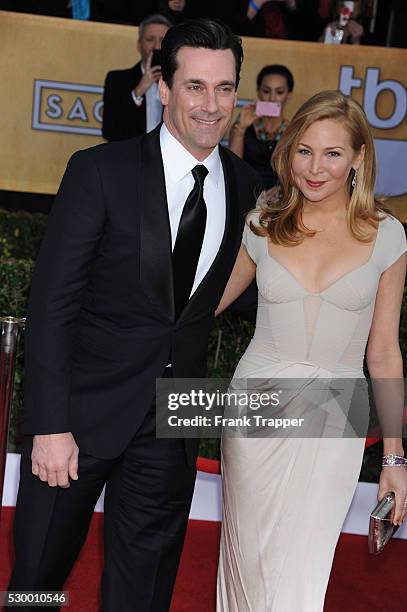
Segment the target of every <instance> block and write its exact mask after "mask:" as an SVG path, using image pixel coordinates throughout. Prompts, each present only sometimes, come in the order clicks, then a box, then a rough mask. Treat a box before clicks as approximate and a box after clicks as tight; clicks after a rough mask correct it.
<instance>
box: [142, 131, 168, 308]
mask: <svg viewBox="0 0 407 612" xmlns="http://www.w3.org/2000/svg"><path fill="white" fill-rule="evenodd" d="M139 181H140V192H139V195H140V197H139V205H140V245H141V249H140V262H141V264H140V276H141V284H142V287H143V291H144V293H145V294H146V295H147V297H148V299H149V300H150V302H151V303H152V304H153V305H154V306H155V307H156V308H158V309H159V310H160V311H161V313H162V314H164V315H165V316H166V317H167V318H169V319H170V320H174V288H173V273H172V246H171V228H170V221H169V216H168V205H167V194H166V189H165V176H164V167H163V161H162V157H161V149H160V126H159V127H158V128H156V129H155V130H153V131H152V132H150V133H149V134H146V135H145V136H143V139H142V143H141V161H140V176H139Z"/></svg>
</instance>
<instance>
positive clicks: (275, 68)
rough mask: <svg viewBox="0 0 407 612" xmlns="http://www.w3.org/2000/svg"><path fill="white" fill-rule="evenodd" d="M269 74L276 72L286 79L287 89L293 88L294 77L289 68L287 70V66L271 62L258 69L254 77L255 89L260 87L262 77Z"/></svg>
mask: <svg viewBox="0 0 407 612" xmlns="http://www.w3.org/2000/svg"><path fill="white" fill-rule="evenodd" d="M271 74H278V75H279V76H282V77H284V78H285V80H286V81H287V87H288V91H292V90H293V89H294V77H293V74H292V72H291V70H288V68H287V66H282V65H281V64H271V65H270V66H264V68H262V69H261V70H260V72H259V74H258V75H257V79H256V82H257V89H260V87H261V83H262V81H263V79H264V78H265V77H266V76H270V75H271Z"/></svg>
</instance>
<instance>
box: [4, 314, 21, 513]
mask: <svg viewBox="0 0 407 612" xmlns="http://www.w3.org/2000/svg"><path fill="white" fill-rule="evenodd" d="M24 322H25V319H16V318H15V317H0V324H1V337H0V518H1V507H2V499H3V487H4V472H5V469H6V457H7V437H8V428H9V422H10V410H11V402H12V399H13V381H14V367H15V362H16V353H17V343H18V338H19V335H20V331H21V329H23V327H24Z"/></svg>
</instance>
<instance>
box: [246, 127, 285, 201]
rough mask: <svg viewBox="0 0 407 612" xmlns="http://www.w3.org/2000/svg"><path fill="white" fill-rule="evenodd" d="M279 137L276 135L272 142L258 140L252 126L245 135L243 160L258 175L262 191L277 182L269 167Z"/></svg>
mask: <svg viewBox="0 0 407 612" xmlns="http://www.w3.org/2000/svg"><path fill="white" fill-rule="evenodd" d="M280 135H281V134H280V133H278V134H277V136H276V137H275V138H273V139H272V140H259V139H258V138H257V136H256V131H255V129H254V127H253V126H252V125H251V126H249V127H248V128H247V130H246V133H245V137H244V150H243V159H244V160H245V161H246V162H247V163H248V164H250V165H251V166H252V168H254V169H255V170H257V172H258V173H259V174H260V176H261V178H262V185H263V189H270V188H271V187H274V185H275V184H276V182H277V175H276V173H275V172H274V170H273V169H272V167H271V156H272V155H273V153H274V149H275V148H276V145H277V142H278V141H279V140H280Z"/></svg>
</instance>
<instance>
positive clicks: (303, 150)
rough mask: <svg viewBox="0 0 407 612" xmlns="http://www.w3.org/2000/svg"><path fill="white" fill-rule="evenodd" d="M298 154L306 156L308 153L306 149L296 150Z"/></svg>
mask: <svg viewBox="0 0 407 612" xmlns="http://www.w3.org/2000/svg"><path fill="white" fill-rule="evenodd" d="M298 153H299V154H300V155H308V153H310V151H309V150H308V149H298Z"/></svg>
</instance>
